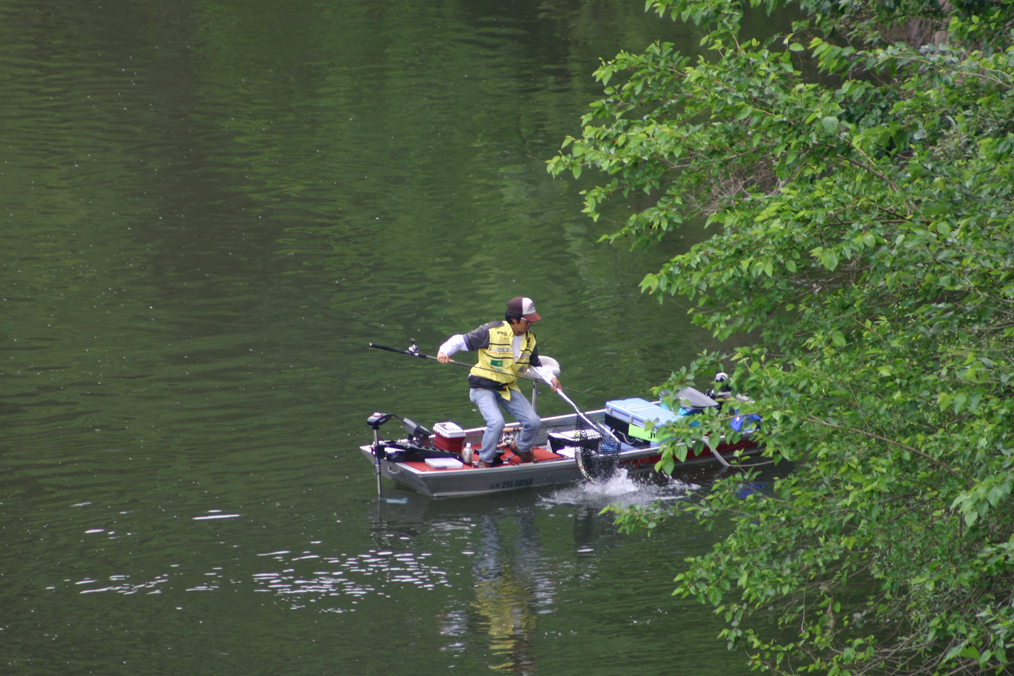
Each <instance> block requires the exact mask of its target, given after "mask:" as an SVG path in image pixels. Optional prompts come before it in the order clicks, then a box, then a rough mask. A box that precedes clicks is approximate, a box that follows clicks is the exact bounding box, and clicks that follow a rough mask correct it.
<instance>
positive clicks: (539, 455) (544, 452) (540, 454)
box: [401, 446, 568, 472]
mask: <svg viewBox="0 0 1014 676" xmlns="http://www.w3.org/2000/svg"><path fill="white" fill-rule="evenodd" d="M532 452H533V453H535V462H550V461H553V460H567V459H568V458H567V456H565V455H559V454H557V453H553V452H552V451H551V450H549V449H548V448H540V447H538V446H536V447H535V448H533V449H532ZM401 464H403V465H405V466H407V467H411V468H413V469H415V470H416V471H417V472H453V471H456V470H462V469H479V467H474V466H472V465H466V464H465V463H464V462H462V463H459V466H457V467H430V466H429V465H427V464H426V463H425V462H403V463H401ZM520 464H522V463H521V459H520V458H519V457H517V456H516V455H513V454H509V455H508V456H507V457H506V458H504V464H503V465H498V466H500V467H507V466H510V465H520Z"/></svg>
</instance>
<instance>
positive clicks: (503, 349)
mask: <svg viewBox="0 0 1014 676" xmlns="http://www.w3.org/2000/svg"><path fill="white" fill-rule="evenodd" d="M534 349H535V334H534V333H532V332H531V331H527V332H525V335H524V336H523V337H522V340H521V352H520V353H519V355H518V358H517V359H516V360H515V359H514V330H513V329H512V328H511V325H510V324H508V323H507V322H506V321H505V322H504V323H503V324H501V325H500V326H494V327H493V328H491V329H490V330H489V347H484V348H482V349H481V350H479V363H478V364H476V365H475V366H473V367H472V370H471V374H472V375H473V376H478V377H479V378H488V379H489V380H494V381H496V382H498V383H503V384H504V385H506V386H507V388H506V389H505V390H502V391H501V392H500V394H501V395H502V396H503V398H504V399H507V400H508V401H510V398H511V390H517V391H518V392H521V388H519V387H518V376H519V375H521V374H522V373H524V372H525V371H527V370H528V361H529V360H530V359H531V357H532V350H534Z"/></svg>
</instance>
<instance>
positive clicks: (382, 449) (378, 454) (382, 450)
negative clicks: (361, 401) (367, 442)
mask: <svg viewBox="0 0 1014 676" xmlns="http://www.w3.org/2000/svg"><path fill="white" fill-rule="evenodd" d="M391 418H398V416H396V415H395V414H393V413H382V412H380V411H375V412H374V413H373V415H371V416H370V417H369V418H367V419H366V424H367V425H369V426H370V427H372V428H373V466H374V468H375V471H376V474H377V498H378V499H379V500H382V501H384V502H386V503H388V504H399V505H401V504H405V502H406V501H407V498H385V497H384V487H383V484H382V483H381V474H382V472H381V469H380V461H381V460H382V459H384V458H386V457H387V447H386V446H384V444H383V443H381V441H380V427H381V425H383V424H384V423H386V422H387V421H388V420H390V419H391ZM398 420H401V418H398ZM404 423H405V421H404V420H402V424H404ZM412 425H413V426H416V427H421V428H422V429H424V430H425V429H426V428H424V427H422V426H421V425H416V424H415V423H412Z"/></svg>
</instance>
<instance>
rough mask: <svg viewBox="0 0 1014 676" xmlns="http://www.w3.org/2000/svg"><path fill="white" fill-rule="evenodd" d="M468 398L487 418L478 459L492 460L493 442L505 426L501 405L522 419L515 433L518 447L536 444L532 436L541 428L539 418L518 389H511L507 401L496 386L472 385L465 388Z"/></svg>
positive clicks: (493, 454) (528, 447)
mask: <svg viewBox="0 0 1014 676" xmlns="http://www.w3.org/2000/svg"><path fill="white" fill-rule="evenodd" d="M468 398H469V399H470V400H471V401H472V403H473V404H475V405H476V406H478V407H479V413H481V414H482V417H483V418H484V419H485V420H486V432H485V433H484V434H483V435H482V450H481V451H480V453H479V459H481V460H482V461H483V462H493V459H494V458H495V457H496V445H497V443H499V441H500V435H501V434H503V428H504V420H503V414H502V413H500V409H501V408H503V410H505V411H507V412H508V413H510V414H511V415H512V416H514V419H515V420H517V421H518V422H519V423H521V434H519V435H518V437H517V445H518V450H519V451H522V452H527V451H530V450H532V446H534V445H535V437H536V436H537V435H538V433H539V430H540V429H542V419H541V418H540V417H539V414H538V413H536V412H535V409H533V408H532V403H531V402H530V401H528V400H527V399H525V397H524V395H522V394H521V393H520V392H518V391H517V390H512V391H511V398H510V401H507V400H506V399H504V398H503V396H501V395H500V393H499V392H496V391H495V390H483V389H479V388H475V387H473V388H471V389H470V390H469V391H468Z"/></svg>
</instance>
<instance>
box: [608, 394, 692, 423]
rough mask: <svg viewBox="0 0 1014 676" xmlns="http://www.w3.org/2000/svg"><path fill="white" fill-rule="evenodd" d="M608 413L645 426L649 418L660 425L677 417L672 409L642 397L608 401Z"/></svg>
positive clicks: (619, 418)
mask: <svg viewBox="0 0 1014 676" xmlns="http://www.w3.org/2000/svg"><path fill="white" fill-rule="evenodd" d="M606 413H608V414H609V415H611V416H613V417H614V418H616V419H618V420H622V421H623V422H625V423H630V424H631V425H634V426H635V427H644V425H645V423H647V422H648V421H649V420H651V421H653V422H654V423H655V425H656V426H658V425H662V424H664V423H667V422H669V421H671V420H673V419H675V418H676V414H675V413H673V412H672V411H670V410H668V409H665V408H662V407H661V406H659V405H658V404H653V403H651V402H650V401H647V400H646V399H641V398H640V397H633V398H630V399H617V400H615V401H607V402H606Z"/></svg>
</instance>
